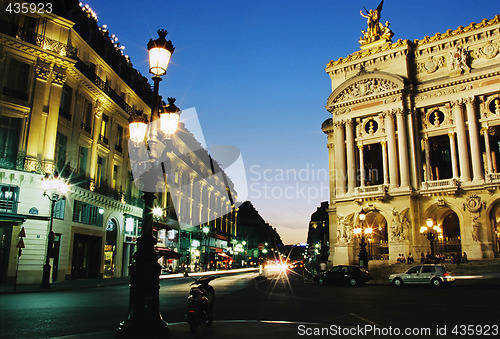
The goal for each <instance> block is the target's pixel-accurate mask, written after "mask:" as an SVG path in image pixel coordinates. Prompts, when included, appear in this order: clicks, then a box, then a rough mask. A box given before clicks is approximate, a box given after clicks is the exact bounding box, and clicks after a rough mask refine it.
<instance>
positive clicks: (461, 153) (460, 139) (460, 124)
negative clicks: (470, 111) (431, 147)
mask: <svg viewBox="0 0 500 339" xmlns="http://www.w3.org/2000/svg"><path fill="white" fill-rule="evenodd" d="M451 106H452V110H453V117H454V120H455V127H456V131H457V143H458V157H459V161H460V181H462V182H466V181H470V169H469V151H468V146H467V137H466V135H465V122H464V116H463V110H462V100H455V101H452V102H451Z"/></svg>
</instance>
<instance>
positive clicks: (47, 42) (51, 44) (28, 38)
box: [0, 20, 78, 60]
mask: <svg viewBox="0 0 500 339" xmlns="http://www.w3.org/2000/svg"><path fill="white" fill-rule="evenodd" d="M0 32H1V33H4V34H7V35H9V36H12V37H14V38H16V39H19V40H22V41H24V42H27V43H30V44H33V45H36V46H38V47H41V48H43V49H44V50H47V51H50V52H54V53H56V54H58V55H60V56H63V57H68V58H71V59H75V60H76V58H77V54H78V49H77V48H76V47H72V46H68V45H67V44H64V43H62V42H60V41H57V40H54V39H50V38H47V37H46V36H44V35H40V34H38V33H35V32H32V31H28V30H26V29H24V28H23V27H20V26H16V25H14V24H12V23H10V22H8V21H4V20H0Z"/></svg>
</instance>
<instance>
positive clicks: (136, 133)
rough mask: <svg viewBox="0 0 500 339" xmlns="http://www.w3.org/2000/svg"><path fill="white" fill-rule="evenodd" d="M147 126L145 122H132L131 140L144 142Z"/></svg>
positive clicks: (130, 129) (130, 128) (130, 126)
mask: <svg viewBox="0 0 500 339" xmlns="http://www.w3.org/2000/svg"><path fill="white" fill-rule="evenodd" d="M146 128H147V125H146V124H145V123H143V122H131V123H130V124H129V131H130V140H132V141H136V142H139V141H143V140H144V138H145V136H146Z"/></svg>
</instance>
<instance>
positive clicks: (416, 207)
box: [322, 13, 500, 264]
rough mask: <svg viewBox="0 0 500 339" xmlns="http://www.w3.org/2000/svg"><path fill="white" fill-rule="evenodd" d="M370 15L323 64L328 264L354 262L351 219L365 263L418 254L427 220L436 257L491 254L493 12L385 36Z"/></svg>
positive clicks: (499, 56) (495, 127)
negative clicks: (345, 51) (415, 36)
mask: <svg viewBox="0 0 500 339" xmlns="http://www.w3.org/2000/svg"><path fill="white" fill-rule="evenodd" d="M379 14H380V13H379ZM379 17H380V16H375V17H374V18H377V19H376V21H373V20H375V19H374V18H369V20H372V21H373V22H371V25H370V26H369V29H368V30H367V31H366V32H365V31H363V37H362V38H361V39H360V44H361V50H360V51H357V52H355V53H353V54H351V55H349V56H347V57H346V58H340V59H338V60H336V61H331V62H330V63H328V65H327V67H326V72H327V74H328V75H329V76H330V79H331V84H332V93H331V95H330V96H329V98H328V101H327V105H326V109H327V110H328V111H329V112H330V113H331V114H332V117H331V118H330V119H327V120H326V121H325V122H324V123H323V125H322V130H323V131H324V132H325V133H326V134H327V137H328V143H327V146H328V155H329V171H330V207H329V218H330V244H331V245H330V260H332V261H333V263H334V264H347V263H357V262H358V256H357V254H358V252H359V239H357V238H356V234H355V233H354V232H353V230H354V228H357V227H358V226H363V227H370V230H373V233H372V236H370V237H369V239H368V241H369V242H368V247H367V249H368V251H369V254H370V256H371V259H372V260H389V262H390V263H395V262H396V259H397V257H398V255H399V254H405V255H408V254H409V253H410V252H411V253H412V254H413V256H415V255H420V253H427V252H429V251H430V246H431V244H430V241H429V239H428V238H427V237H426V236H425V235H423V234H421V232H420V230H421V227H422V226H425V225H426V224H427V223H428V222H430V225H433V226H436V225H437V226H439V228H440V230H441V232H438V234H436V235H435V237H436V239H435V241H434V242H433V245H434V252H435V253H439V254H442V255H444V256H451V255H453V254H456V253H463V252H466V253H467V255H468V258H469V259H483V258H493V257H498V255H499V249H500V248H499V246H500V241H499V240H500V238H499V236H500V226H499V225H500V192H499V190H498V188H499V184H500V174H499V173H500V166H499V165H500V162H499V161H500V159H499V157H500V149H499V145H500V144H499V140H500V139H499V138H500V134H499V131H500V129H499V128H500V86H499V85H500V53H499V49H500V16H498V15H497V16H495V17H494V18H493V19H491V20H487V19H485V20H483V21H482V22H480V23H472V24H470V25H469V26H467V27H459V28H458V29H455V30H448V31H446V32H445V33H443V34H440V33H437V34H435V35H434V36H432V37H429V36H426V37H424V38H423V39H421V40H415V41H408V40H398V41H396V42H392V41H391V38H392V36H393V34H392V32H390V30H389V28H388V25H387V24H386V25H385V26H384V25H382V24H380V23H379V22H378V18H379ZM369 23H370V21H369ZM370 28H371V29H370ZM375 28H376V29H375ZM360 212H362V213H361V214H364V213H366V218H364V220H360V218H359V215H360Z"/></svg>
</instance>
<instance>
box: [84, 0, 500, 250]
mask: <svg viewBox="0 0 500 339" xmlns="http://www.w3.org/2000/svg"><path fill="white" fill-rule="evenodd" d="M83 3H84V4H88V5H89V6H91V8H92V9H93V10H94V11H95V12H96V13H97V16H98V20H99V21H98V23H99V25H104V24H106V25H107V26H108V29H109V31H110V34H115V35H116V36H118V38H119V42H120V44H121V45H124V46H125V51H124V52H125V54H127V55H129V56H130V58H131V61H132V63H133V65H134V67H135V68H136V69H138V70H139V71H140V72H141V73H142V74H143V75H144V76H146V77H147V78H148V79H150V78H151V76H150V74H148V59H147V58H148V54H147V48H146V44H147V42H148V41H149V39H150V38H153V39H156V38H157V34H156V31H157V30H158V29H160V28H164V29H166V30H167V31H168V32H169V34H168V36H167V38H168V39H170V40H172V42H173V44H174V46H175V47H176V49H175V52H174V54H173V56H172V60H171V64H170V66H169V69H168V72H167V75H166V76H164V77H163V81H162V82H161V83H160V94H161V95H163V97H164V98H166V97H167V96H173V97H176V98H177V102H176V104H177V105H178V106H179V107H180V108H181V109H187V108H192V107H194V108H196V112H197V114H198V116H199V119H200V123H201V127H202V129H203V133H204V137H205V140H206V142H207V144H208V145H212V144H216V145H232V146H236V147H238V148H239V149H240V150H241V154H242V158H243V161H244V163H245V167H246V170H247V180H248V184H249V190H248V198H249V200H251V201H252V202H253V204H254V206H255V207H256V208H257V210H258V211H259V212H260V214H261V215H262V217H263V218H264V219H265V220H266V221H268V222H269V223H271V224H272V225H273V226H274V227H276V228H277V230H278V232H279V234H280V235H281V237H282V239H283V241H284V242H285V243H297V242H305V240H306V236H307V226H308V222H309V218H310V215H311V213H313V212H314V211H315V210H316V207H317V206H319V204H320V202H321V201H326V200H328V189H327V188H328V183H327V178H326V176H325V175H324V174H325V171H326V169H327V166H328V159H327V157H328V154H327V149H326V135H324V134H323V132H322V131H321V128H320V127H321V123H322V122H323V121H324V120H325V119H327V118H329V113H328V112H327V111H326V110H325V108H324V106H325V104H326V99H327V97H328V95H329V94H330V93H331V85H330V81H329V77H328V75H327V74H326V73H325V66H326V64H327V63H328V62H329V61H330V60H337V59H338V58H339V57H345V56H347V55H349V54H351V53H353V52H356V51H358V50H359V43H358V39H359V37H360V36H361V30H364V29H366V19H364V18H363V17H361V16H360V14H359V11H360V10H361V9H363V7H366V8H368V9H375V8H376V7H377V6H378V4H379V0H362V1H358V0H342V1H339V0H134V1H131V0H108V1H103V0H87V1H83ZM496 14H500V1H498V0H474V1H471V0H470V1H463V0H443V1H435V0H434V1H428V0H421V1H419V0H414V1H404V0H385V2H384V7H383V10H382V18H381V21H382V22H385V21H389V22H390V23H391V26H390V27H391V29H392V31H393V32H394V34H395V35H394V38H393V41H396V40H397V39H409V40H414V39H421V38H423V37H424V36H426V35H429V36H432V35H434V34H435V33H437V32H440V33H443V32H445V31H446V30H447V29H456V28H457V27H458V26H467V25H469V24H470V23H471V22H480V21H481V20H482V19H484V18H488V19H492V18H493V17H494V16H495V15H496Z"/></svg>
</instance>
